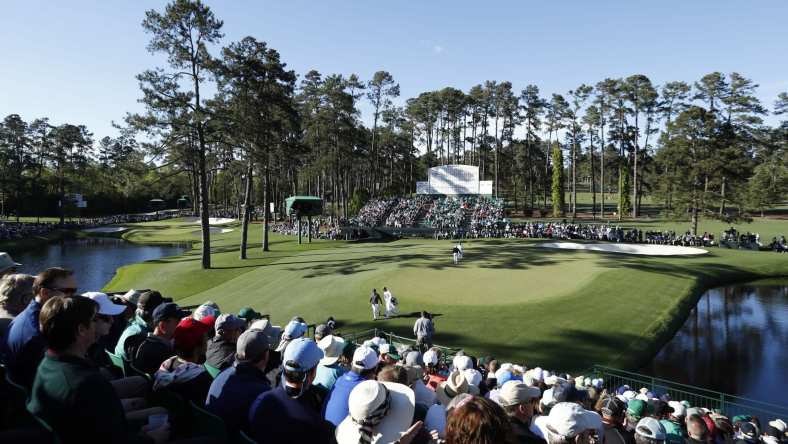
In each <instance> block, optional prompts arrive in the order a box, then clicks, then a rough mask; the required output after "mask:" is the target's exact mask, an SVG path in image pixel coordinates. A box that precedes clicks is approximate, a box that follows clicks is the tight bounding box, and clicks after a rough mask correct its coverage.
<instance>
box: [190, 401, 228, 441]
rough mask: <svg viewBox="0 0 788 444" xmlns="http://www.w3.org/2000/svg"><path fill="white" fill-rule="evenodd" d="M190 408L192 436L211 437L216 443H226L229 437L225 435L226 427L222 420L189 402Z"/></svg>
mask: <svg viewBox="0 0 788 444" xmlns="http://www.w3.org/2000/svg"><path fill="white" fill-rule="evenodd" d="M190 404H191V408H192V436H193V437H211V438H213V439H214V440H216V442H219V443H227V442H229V441H230V437H229V435H228V434H227V425H225V423H224V420H223V419H222V418H220V417H218V416H216V415H214V414H213V413H211V412H209V411H207V410H205V409H204V408H202V407H200V406H198V405H197V404H195V403H194V402H191V403H190Z"/></svg>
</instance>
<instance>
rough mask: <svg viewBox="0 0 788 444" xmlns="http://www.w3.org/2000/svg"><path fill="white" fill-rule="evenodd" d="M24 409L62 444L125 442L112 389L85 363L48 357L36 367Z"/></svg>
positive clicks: (123, 418) (125, 427) (125, 432)
mask: <svg viewBox="0 0 788 444" xmlns="http://www.w3.org/2000/svg"><path fill="white" fill-rule="evenodd" d="M27 409H28V410H29V411H30V412H31V413H33V414H34V415H36V416H38V417H40V418H42V419H43V420H45V421H46V422H47V423H49V425H50V426H52V428H53V429H54V431H55V433H56V434H57V435H58V437H60V439H61V441H62V442H63V443H65V444H68V443H72V442H73V443H78V442H88V441H91V442H106V443H110V442H112V443H115V442H127V441H129V438H130V436H129V430H128V425H127V424H126V416H125V413H124V412H123V406H122V405H121V403H120V399H119V398H118V395H117V394H116V393H115V390H114V389H113V388H112V385H111V384H110V383H109V381H107V380H106V379H105V378H104V377H103V376H101V374H100V373H99V371H98V368H97V367H95V366H94V365H93V364H91V363H90V362H89V361H87V360H85V359H81V358H78V357H76V356H53V355H50V354H49V353H47V355H46V356H45V357H44V359H43V360H42V361H41V364H40V365H39V366H38V371H37V372H36V378H35V380H34V382H33V389H32V391H31V394H30V400H29V401H28V402H27Z"/></svg>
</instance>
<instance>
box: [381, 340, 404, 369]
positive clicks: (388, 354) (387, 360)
mask: <svg viewBox="0 0 788 444" xmlns="http://www.w3.org/2000/svg"><path fill="white" fill-rule="evenodd" d="M378 350H379V351H380V362H383V363H384V364H386V365H394V364H396V363H397V362H399V360H400V359H402V357H401V356H400V355H399V354H398V353H397V349H395V348H394V346H393V345H391V344H381V345H380V347H379V348H378Z"/></svg>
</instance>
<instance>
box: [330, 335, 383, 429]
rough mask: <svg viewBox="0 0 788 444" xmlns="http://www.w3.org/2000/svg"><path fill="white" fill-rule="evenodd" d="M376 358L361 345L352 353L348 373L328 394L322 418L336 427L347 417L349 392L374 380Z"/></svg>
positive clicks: (370, 349)
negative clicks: (367, 381) (365, 382)
mask: <svg viewBox="0 0 788 444" xmlns="http://www.w3.org/2000/svg"><path fill="white" fill-rule="evenodd" d="M377 364H378V356H377V354H376V353H375V350H373V349H372V348H370V347H367V346H365V345H362V346H360V347H358V348H357V349H356V351H355V352H354V353H353V361H352V365H351V367H350V371H349V372H347V373H345V374H344V375H342V376H341V377H340V378H339V379H337V382H336V383H335V384H334V388H333V389H332V390H331V391H330V392H329V394H328V397H327V398H326V403H325V406H324V407H323V417H324V418H325V419H326V420H327V421H328V422H330V423H332V424H334V425H335V426H338V425H339V424H340V423H341V422H342V421H344V420H345V417H347V415H348V398H350V392H352V391H353V388H354V387H356V386H357V385H358V384H360V383H361V382H363V381H365V380H368V379H375V369H376V368H377Z"/></svg>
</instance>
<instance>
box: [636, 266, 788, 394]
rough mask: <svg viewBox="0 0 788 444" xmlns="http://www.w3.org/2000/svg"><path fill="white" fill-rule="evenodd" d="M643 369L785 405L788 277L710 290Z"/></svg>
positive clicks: (696, 384) (693, 383)
mask: <svg viewBox="0 0 788 444" xmlns="http://www.w3.org/2000/svg"><path fill="white" fill-rule="evenodd" d="M641 373H645V374H649V375H655V376H658V377H660V378H663V379H669V380H673V381H677V382H681V383H685V384H691V385H695V386H700V387H703V388H707V389H710V390H716V391H719V392H724V393H729V394H732V395H739V396H743V397H746V398H751V399H755V400H758V401H764V402H769V403H773V404H778V405H785V403H786V400H785V393H786V392H785V390H783V389H782V388H784V387H785V382H786V381H788V280H785V279H782V280H768V281H756V282H751V283H748V284H739V285H732V286H726V287H720V288H714V289H711V290H709V291H707V292H706V293H704V294H703V296H702V297H701V298H700V300H699V301H698V305H697V306H696V307H695V308H694V309H693V310H692V312H691V313H690V315H689V317H688V318H687V320H686V322H685V323H684V325H683V326H682V327H681V329H680V330H679V331H678V332H677V333H676V335H675V336H674V337H673V339H671V340H670V341H669V342H668V343H667V344H666V345H665V346H664V347H663V348H662V350H661V351H660V352H659V353H658V354H657V356H656V357H655V358H654V360H653V362H652V363H651V364H650V365H648V366H646V367H645V368H643V369H641Z"/></svg>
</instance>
